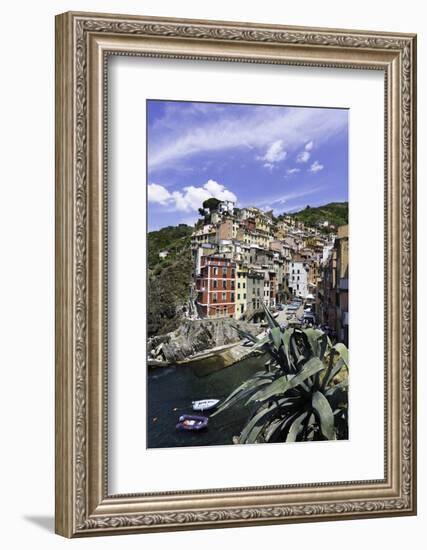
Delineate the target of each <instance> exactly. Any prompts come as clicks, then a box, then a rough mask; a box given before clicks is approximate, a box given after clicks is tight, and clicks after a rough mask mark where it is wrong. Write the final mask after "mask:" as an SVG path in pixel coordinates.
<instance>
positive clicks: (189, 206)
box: [148, 180, 237, 212]
mask: <svg viewBox="0 0 427 550" xmlns="http://www.w3.org/2000/svg"><path fill="white" fill-rule="evenodd" d="M211 197H215V198H216V199H219V200H222V201H225V200H229V201H233V202H236V201H237V197H236V195H235V194H234V193H233V192H232V191H230V190H229V189H227V188H226V187H225V186H224V185H222V184H220V183H218V182H216V181H214V180H208V181H207V182H206V183H205V184H204V185H203V186H201V187H195V186H194V185H189V186H187V187H184V188H183V189H182V191H173V192H172V193H171V192H169V191H168V190H167V189H166V187H164V186H163V185H159V184H158V183H150V184H148V202H151V203H154V204H159V205H161V206H165V207H167V208H168V209H169V210H170V211H175V210H178V211H181V212H191V211H197V210H198V209H199V208H200V207H201V206H202V204H203V201H205V200H206V199H209V198H211Z"/></svg>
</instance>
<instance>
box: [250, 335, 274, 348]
mask: <svg viewBox="0 0 427 550" xmlns="http://www.w3.org/2000/svg"><path fill="white" fill-rule="evenodd" d="M255 341H256V344H255V345H254V346H252V349H258V348H262V347H263V346H264V345H265V344H268V342H269V341H270V337H269V336H264V338H262V339H261V340H258V339H256V340H255Z"/></svg>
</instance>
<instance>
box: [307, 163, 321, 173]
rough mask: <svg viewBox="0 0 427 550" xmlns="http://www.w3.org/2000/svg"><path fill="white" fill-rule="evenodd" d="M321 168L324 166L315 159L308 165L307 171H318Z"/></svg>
mask: <svg viewBox="0 0 427 550" xmlns="http://www.w3.org/2000/svg"><path fill="white" fill-rule="evenodd" d="M323 168H324V166H323V164H320V162H319V161H317V160H315V161H314V162H313V164H312V165H311V166H310V168H309V170H308V171H309V172H312V173H313V174H315V173H316V172H320V170H323Z"/></svg>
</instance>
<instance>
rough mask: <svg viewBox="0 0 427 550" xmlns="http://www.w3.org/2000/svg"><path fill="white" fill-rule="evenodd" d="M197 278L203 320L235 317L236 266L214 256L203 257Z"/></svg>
mask: <svg viewBox="0 0 427 550" xmlns="http://www.w3.org/2000/svg"><path fill="white" fill-rule="evenodd" d="M200 265H201V267H200V274H199V275H198V276H197V277H196V291H197V301H196V303H197V309H198V312H199V315H200V317H202V318H208V319H212V318H217V317H234V316H235V307H236V264H235V262H233V261H232V260H230V259H228V258H224V257H223V256H221V255H218V254H213V255H211V256H202V258H201V260H200Z"/></svg>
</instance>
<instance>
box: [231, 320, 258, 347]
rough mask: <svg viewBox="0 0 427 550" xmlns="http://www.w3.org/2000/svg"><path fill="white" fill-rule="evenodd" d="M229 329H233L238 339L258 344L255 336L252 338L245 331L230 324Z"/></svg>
mask: <svg viewBox="0 0 427 550" xmlns="http://www.w3.org/2000/svg"><path fill="white" fill-rule="evenodd" d="M231 328H233V329H234V330H235V331H236V332H237V334H238V335H239V336H240V338H242V340H244V339H245V338H247V339H248V340H250V341H251V342H254V343H256V342H258V339H257V338H256V337H255V336H252V334H251V333H250V332H247V331H246V330H243V329H241V328H240V327H238V326H237V325H234V324H232V325H231Z"/></svg>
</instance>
